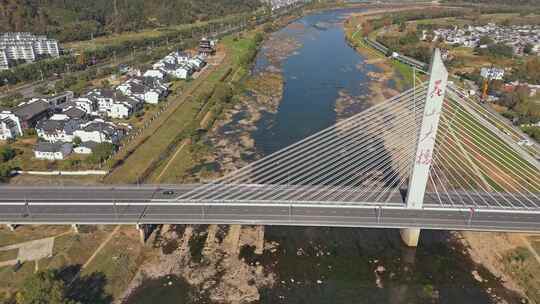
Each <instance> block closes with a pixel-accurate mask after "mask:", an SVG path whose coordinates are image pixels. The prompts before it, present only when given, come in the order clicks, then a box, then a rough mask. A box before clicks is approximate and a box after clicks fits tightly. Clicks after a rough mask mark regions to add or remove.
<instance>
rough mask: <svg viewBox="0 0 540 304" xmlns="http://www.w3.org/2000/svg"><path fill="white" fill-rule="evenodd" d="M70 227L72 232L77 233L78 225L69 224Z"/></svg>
mask: <svg viewBox="0 0 540 304" xmlns="http://www.w3.org/2000/svg"><path fill="white" fill-rule="evenodd" d="M71 229H73V232H75V233H79V225H77V224H71Z"/></svg>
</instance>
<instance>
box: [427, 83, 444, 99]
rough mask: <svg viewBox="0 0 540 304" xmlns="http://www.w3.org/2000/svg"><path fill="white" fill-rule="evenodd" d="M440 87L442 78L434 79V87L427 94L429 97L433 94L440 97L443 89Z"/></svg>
mask: <svg viewBox="0 0 540 304" xmlns="http://www.w3.org/2000/svg"><path fill="white" fill-rule="evenodd" d="M441 87H442V80H436V81H435V87H434V88H433V91H431V93H430V95H429V96H430V97H431V98H433V97H435V96H437V97H441V96H442V95H443V89H442V88H441Z"/></svg>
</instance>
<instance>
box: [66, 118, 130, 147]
mask: <svg viewBox="0 0 540 304" xmlns="http://www.w3.org/2000/svg"><path fill="white" fill-rule="evenodd" d="M123 135H124V132H123V130H121V129H119V128H118V127H116V125H115V124H114V123H112V122H107V121H104V120H101V119H96V120H93V121H91V122H88V123H85V124H82V125H81V126H80V127H79V129H78V130H76V131H75V132H74V133H73V136H74V137H78V138H80V139H81V141H82V142H89V141H91V142H96V143H104V142H108V143H112V144H116V143H118V142H119V141H120V139H121V138H122V137H123Z"/></svg>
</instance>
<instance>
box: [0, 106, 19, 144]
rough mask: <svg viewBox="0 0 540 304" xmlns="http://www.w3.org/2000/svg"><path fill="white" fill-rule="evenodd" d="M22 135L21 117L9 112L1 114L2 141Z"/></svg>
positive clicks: (0, 137) (0, 133)
mask: <svg viewBox="0 0 540 304" xmlns="http://www.w3.org/2000/svg"><path fill="white" fill-rule="evenodd" d="M22 134H23V132H22V127H21V122H20V120H19V117H17V116H16V115H15V114H13V113H11V112H9V111H2V112H0V140H8V139H13V138H15V137H17V136H21V135H22Z"/></svg>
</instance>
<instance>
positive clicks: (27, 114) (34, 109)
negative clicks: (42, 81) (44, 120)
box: [13, 100, 49, 120]
mask: <svg viewBox="0 0 540 304" xmlns="http://www.w3.org/2000/svg"><path fill="white" fill-rule="evenodd" d="M48 110H49V104H48V103H47V102H45V101H41V100H39V101H34V102H32V103H27V104H24V105H21V106H18V107H16V108H15V109H14V110H13V113H14V114H15V115H17V116H19V117H20V118H22V119H24V120H26V119H30V118H32V117H34V116H36V115H39V114H41V113H43V112H45V111H48Z"/></svg>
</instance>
